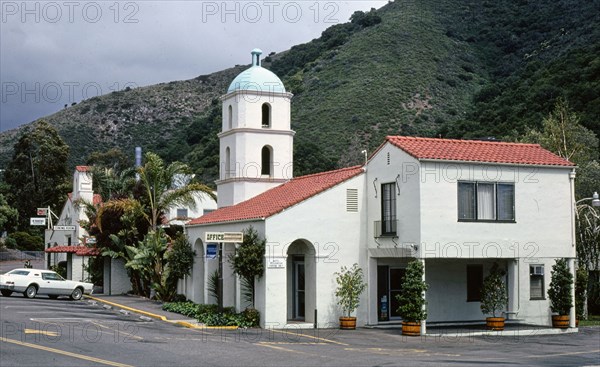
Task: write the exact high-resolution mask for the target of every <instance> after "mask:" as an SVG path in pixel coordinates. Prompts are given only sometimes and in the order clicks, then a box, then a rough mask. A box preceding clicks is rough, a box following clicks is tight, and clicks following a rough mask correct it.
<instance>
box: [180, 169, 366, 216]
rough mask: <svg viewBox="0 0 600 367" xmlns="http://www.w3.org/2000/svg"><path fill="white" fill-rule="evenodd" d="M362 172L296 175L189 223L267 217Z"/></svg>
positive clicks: (350, 170)
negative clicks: (278, 184) (280, 183)
mask: <svg viewBox="0 0 600 367" xmlns="http://www.w3.org/2000/svg"><path fill="white" fill-rule="evenodd" d="M362 172H363V170H362V166H354V167H349V168H343V169H338V170H335V171H329V172H322V173H316V174H313V175H307V176H301V177H296V178H293V179H291V180H290V181H288V182H286V183H284V184H283V185H281V186H277V187H274V188H272V189H270V190H268V191H265V192H264V193H262V194H260V195H258V196H255V197H253V198H251V199H249V200H246V201H243V202H241V203H239V204H236V205H232V206H228V207H224V208H220V209H217V210H215V211H214V212H210V213H208V214H206V215H203V216H202V217H200V218H196V219H194V220H191V221H190V222H188V225H194V224H208V223H218V222H233V221H239V220H248V219H261V218H267V217H270V216H272V215H274V214H277V213H279V212H281V211H283V210H284V209H286V208H289V207H291V206H293V205H296V204H298V203H300V202H302V201H304V200H306V199H308V198H310V197H312V196H314V195H316V194H318V193H320V192H323V191H325V190H327V189H329V188H332V187H333V186H336V185H338V184H340V183H342V182H344V181H346V180H348V179H350V178H352V177H354V176H357V175H359V174H361V173H362Z"/></svg>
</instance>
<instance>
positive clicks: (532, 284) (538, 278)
mask: <svg viewBox="0 0 600 367" xmlns="http://www.w3.org/2000/svg"><path fill="white" fill-rule="evenodd" d="M529 299H546V298H545V297H544V265H530V266H529Z"/></svg>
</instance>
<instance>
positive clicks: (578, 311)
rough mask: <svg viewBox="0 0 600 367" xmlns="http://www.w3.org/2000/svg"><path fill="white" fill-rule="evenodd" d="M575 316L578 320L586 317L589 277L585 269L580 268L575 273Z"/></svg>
mask: <svg viewBox="0 0 600 367" xmlns="http://www.w3.org/2000/svg"><path fill="white" fill-rule="evenodd" d="M575 278H576V279H575V315H576V317H577V320H583V319H584V317H585V303H586V302H587V288H588V280H589V275H588V271H587V269H585V268H582V267H580V268H579V269H577V272H576V273H575Z"/></svg>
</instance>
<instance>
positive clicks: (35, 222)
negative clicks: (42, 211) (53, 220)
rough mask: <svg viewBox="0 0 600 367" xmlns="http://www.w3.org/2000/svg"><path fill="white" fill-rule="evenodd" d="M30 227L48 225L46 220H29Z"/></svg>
mask: <svg viewBox="0 0 600 367" xmlns="http://www.w3.org/2000/svg"><path fill="white" fill-rule="evenodd" d="M29 225H30V226H45V225H46V218H35V217H33V218H29Z"/></svg>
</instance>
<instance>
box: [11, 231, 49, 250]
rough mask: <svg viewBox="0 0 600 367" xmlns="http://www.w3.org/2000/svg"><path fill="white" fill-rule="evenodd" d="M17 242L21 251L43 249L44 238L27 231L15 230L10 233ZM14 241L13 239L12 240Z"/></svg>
mask: <svg viewBox="0 0 600 367" xmlns="http://www.w3.org/2000/svg"><path fill="white" fill-rule="evenodd" d="M8 238H11V239H13V240H14V241H16V243H17V249H19V250H21V251H43V250H44V240H43V239H42V238H41V237H38V236H32V235H30V234H29V233H27V232H15V233H11V234H9V235H8ZM11 242H12V241H11Z"/></svg>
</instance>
